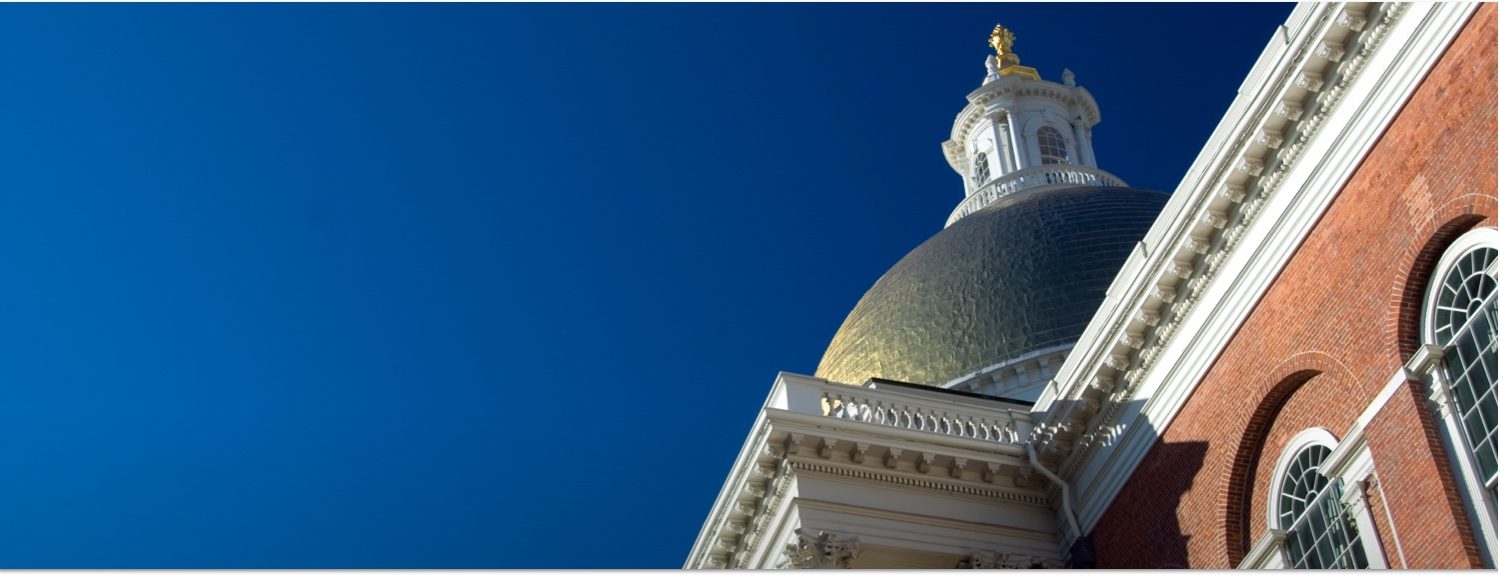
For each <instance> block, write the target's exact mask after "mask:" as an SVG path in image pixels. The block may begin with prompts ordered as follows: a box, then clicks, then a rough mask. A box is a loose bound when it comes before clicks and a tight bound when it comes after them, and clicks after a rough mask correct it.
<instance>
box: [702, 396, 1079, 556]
mask: <svg viewBox="0 0 1500 575" xmlns="http://www.w3.org/2000/svg"><path fill="white" fill-rule="evenodd" d="M1031 431H1032V430H1031V417H1030V409H1029V406H1027V405H1024V404H1016V403H1010V402H1007V401H1002V400H998V399H991V398H983V397H979V396H973V395H970V394H960V393H956V392H951V391H943V390H937V389H932V388H925V387H921V386H913V385H910V384H899V383H895V382H882V381H879V380H872V381H870V382H867V383H866V384H865V385H863V386H852V385H843V384H837V383H831V382H829V381H826V380H823V379H818V378H812V377H805V376H799V375H792V374H787V373H783V374H781V375H780V377H778V378H777V380H776V384H775V385H774V386H772V389H771V394H770V396H769V397H768V398H767V399H766V405H765V407H764V408H763V409H762V410H761V413H760V416H759V417H757V419H756V423H755V426H754V428H753V429H752V431H751V433H750V437H749V438H748V439H747V440H746V442H745V445H744V447H743V448H742V449H741V451H740V455H739V457H738V458H737V459H736V461H735V464H734V469H733V470H732V471H731V472H730V475H729V479H728V480H727V481H726V482H725V484H724V487H723V489H722V490H721V491H720V492H719V497H718V500H717V501H716V502H715V503H714V507H713V511H711V512H710V513H709V516H708V520H707V521H705V522H704V525H703V529H702V530H701V531H700V532H699V534H698V540H697V542H696V543H695V544H694V545H693V550H692V552H691V553H690V554H689V556H688V560H687V563H686V565H685V567H687V568H689V569H702V568H775V567H783V568H785V567H802V568H834V567H852V568H856V569H860V568H906V569H921V568H951V567H954V566H957V565H959V564H1007V565H1024V566H1032V565H1039V566H1061V565H1062V561H1063V559H1064V553H1063V540H1062V538H1061V536H1060V533H1059V532H1058V521H1057V518H1056V511H1055V510H1054V509H1053V508H1052V506H1051V505H1050V501H1049V487H1050V485H1049V484H1048V483H1047V481H1046V479H1045V478H1044V477H1042V476H1041V474H1033V473H1032V471H1033V469H1034V468H1033V467H1032V466H1031V464H1030V462H1029V460H1028V456H1027V454H1026V447H1025V446H1026V443H1027V442H1028V441H1029V436H1030V435H1031Z"/></svg>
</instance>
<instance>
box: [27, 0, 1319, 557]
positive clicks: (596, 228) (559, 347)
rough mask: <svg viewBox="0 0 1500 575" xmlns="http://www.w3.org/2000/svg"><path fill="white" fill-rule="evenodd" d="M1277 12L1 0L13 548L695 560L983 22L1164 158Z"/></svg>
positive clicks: (938, 129) (942, 109) (1148, 156)
mask: <svg viewBox="0 0 1500 575" xmlns="http://www.w3.org/2000/svg"><path fill="white" fill-rule="evenodd" d="M1289 11H1290V5H1286V4H1274V5H1256V6H1240V5H1224V4H1220V5H1213V6H1192V5H1152V6H1130V5H1070V4H1052V5H1044V6H1028V5H981V4H967V5H956V6H955V5H940V6H911V5H878V6H859V5H836V6H829V5H774V6H750V5H713V6H706V5H670V6H653V5H473V4H465V5H396V4H382V5H286V4H275V5H223V4H218V5H175V4H174V5H144V6H142V5H41V6H38V5H4V6H0V262H3V266H4V270H5V274H4V278H5V280H4V281H3V282H0V301H4V302H5V304H4V305H0V350H3V351H0V381H3V383H0V567H13V568H14V567H21V568H35V567H75V568H96V567H156V568H170V567H199V568H203V567H222V568H248V567H308V568H312V567H676V566H679V565H681V563H682V561H683V559H684V558H685V557H686V554H687V552H688V549H689V547H690V546H691V545H692V542H693V539H694V537H695V536H696V534H697V531H698V528H699V526H700V525H701V523H702V521H703V519H704V517H705V516H706V515H707V513H708V511H709V507H710V506H711V505H712V502H713V498H714V496H715V495H716V494H717V492H718V489H719V487H720V485H721V483H722V481H723V479H724V476H725V474H726V473H727V472H728V470H729V467H730V464H731V463H732V461H733V458H734V456H735V453H736V451H737V450H738V449H739V447H740V444H741V442H742V441H743V440H744V437H745V434H746V432H747V431H748V430H749V426H750V423H751V422H752V421H753V419H754V417H755V413H756V410H757V409H758V408H759V406H760V403H761V401H762V400H763V399H764V397H765V394H766V391H767V390H768V389H769V387H770V385H771V383H772V381H773V379H774V377H775V374H776V372H777V371H781V370H785V371H792V372H800V373H811V372H812V371H813V370H814V368H815V367H816V366H817V362H818V359H819V357H820V356H821V354H822V350H823V348H824V347H825V346H826V345H827V342H828V340H829V339H830V338H831V336H832V335H833V332H834V331H835V329H837V327H838V326H839V323H840V322H842V320H843V318H844V315H845V314H846V313H847V312H848V310H849V309H851V308H852V307H853V305H854V303H855V301H857V300H858V298H859V296H860V295H861V294H862V293H863V292H864V290H865V289H866V288H867V287H869V286H870V284H872V283H873V282H874V280H875V279H876V278H877V277H879V276H880V274H881V273H883V272H884V271H885V269H886V268H887V267H889V266H890V265H891V264H893V263H894V262H895V261H896V260H897V259H899V258H900V257H901V256H902V255H904V254H905V253H906V252H907V251H908V250H910V249H911V248H913V247H915V246H916V245H917V244H919V243H920V242H921V241H922V240H924V239H926V238H927V237H928V236H930V235H931V234H933V233H935V232H937V231H938V230H939V229H940V228H941V226H942V223H943V221H944V219H945V218H946V216H947V214H948V212H949V211H950V210H951V209H952V208H953V207H954V206H955V205H956V204H957V202H958V201H959V200H960V199H961V196H962V186H961V183H960V180H959V177H958V176H957V175H956V174H954V173H953V172H952V171H951V170H950V169H949V168H948V166H947V164H946V162H945V161H944V160H943V156H942V153H941V148H940V145H939V144H940V143H941V142H942V141H943V140H944V139H946V138H947V135H948V131H949V129H950V127H951V122H952V120H953V117H954V115H955V114H957V113H958V111H959V110H960V109H961V108H962V106H963V105H964V95H965V94H967V93H968V92H969V91H970V90H972V89H973V88H975V87H977V86H978V84H979V81H980V80H981V78H982V76H983V73H984V67H983V60H984V57H985V55H986V53H987V50H988V47H987V46H986V45H985V40H986V37H987V36H988V34H989V31H990V28H991V27H992V26H993V25H994V23H995V22H997V21H1000V22H1003V23H1005V24H1006V25H1007V26H1009V27H1011V28H1013V29H1015V30H1016V32H1017V35H1018V37H1019V39H1018V42H1017V44H1016V49H1017V51H1018V52H1019V53H1020V54H1021V56H1022V58H1023V62H1024V63H1026V64H1029V65H1031V66H1034V67H1036V68H1037V69H1038V70H1040V71H1041V73H1042V74H1043V75H1044V77H1047V78H1053V79H1055V78H1057V77H1058V76H1059V74H1060V73H1061V71H1062V68H1063V67H1064V66H1067V67H1069V68H1071V69H1073V71H1074V72H1076V73H1077V77H1078V81H1079V83H1080V84H1082V85H1084V86H1086V87H1088V88H1089V90H1090V91H1091V92H1092V93H1093V94H1094V96H1095V97H1096V99H1097V100H1098V101H1099V104H1100V106H1101V108H1102V109H1103V118H1104V120H1103V123H1101V124H1100V125H1099V126H1098V127H1097V128H1096V129H1095V139H1096V153H1097V156H1098V158H1099V164H1100V166H1101V167H1104V168H1105V169H1108V170H1110V171H1112V172H1113V173H1115V174H1117V175H1119V176H1121V177H1122V178H1124V179H1125V180H1126V181H1128V182H1130V183H1131V184H1132V185H1134V186H1136V187H1146V188H1155V189H1162V190H1168V191H1170V190H1172V189H1174V188H1175V186H1176V183H1177V181H1178V180H1179V179H1180V178H1181V176H1182V174H1183V173H1184V172H1185V171H1186V169H1187V167H1188V165H1189V164H1190V163H1191V161H1192V159H1193V157H1194V156H1195V155H1196V154H1197V152H1198V151H1199V149H1200V147H1201V146H1202V145H1203V142H1204V141H1206V139H1207V137H1208V135H1209V133H1210V132H1211V131H1212V130H1213V128H1214V126H1215V124H1216V123H1217V122H1218V119H1219V117H1220V116H1221V115H1222V114H1223V112H1224V110H1225V109H1226V108H1227V107H1228V105H1229V103H1230V101H1231V100H1232V99H1233V97H1234V95H1235V91H1236V90H1237V88H1238V86H1239V83H1240V81H1241V79H1242V78H1243V77H1244V75H1245V74H1246V72H1248V71H1249V69H1250V65H1251V64H1252V62H1253V61H1254V59H1255V57H1256V56H1257V55H1258V54H1259V53H1260V51H1261V49H1262V48H1263V47H1264V46H1265V43H1266V41H1267V40H1268V39H1269V38H1270V37H1271V35H1272V32H1273V31H1274V30H1275V28H1276V26H1277V25H1278V24H1280V23H1281V21H1282V20H1283V19H1284V18H1285V16H1286V14H1287V13H1288V12H1289Z"/></svg>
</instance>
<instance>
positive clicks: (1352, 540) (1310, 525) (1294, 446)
mask: <svg viewBox="0 0 1500 575" xmlns="http://www.w3.org/2000/svg"><path fill="white" fill-rule="evenodd" d="M1337 446H1338V440H1337V439H1335V438H1334V437H1333V434H1331V433H1329V432H1328V431H1327V430H1325V429H1320V428H1311V429H1306V430H1303V431H1302V432H1300V433H1298V434H1297V435H1296V436H1294V437H1293V438H1292V440H1291V441H1290V442H1288V443H1287V446H1286V448H1285V449H1284V450H1282V453H1281V457H1280V459H1278V460H1277V462H1276V471H1275V472H1274V473H1273V474H1272V475H1271V477H1272V479H1271V486H1270V487H1271V488H1270V489H1269V492H1270V501H1269V502H1268V504H1267V506H1266V513H1267V517H1266V519H1267V522H1268V523H1269V524H1270V525H1269V527H1270V529H1271V530H1273V531H1277V532H1282V533H1284V536H1283V537H1282V553H1283V555H1282V557H1283V562H1284V563H1283V564H1284V566H1285V567H1288V568H1292V569H1365V568H1368V567H1370V561H1369V556H1368V553H1367V551H1366V547H1367V545H1369V543H1370V542H1367V541H1364V540H1363V538H1362V537H1361V534H1360V530H1359V528H1358V526H1357V525H1356V521H1355V518H1354V516H1353V514H1352V513H1350V511H1349V510H1348V509H1347V508H1346V507H1345V505H1344V502H1343V499H1344V497H1343V482H1342V481H1340V480H1339V479H1337V478H1330V477H1327V476H1325V475H1323V474H1322V473H1319V471H1318V468H1319V467H1320V466H1322V465H1323V462H1324V461H1325V460H1327V459H1328V456H1329V455H1330V454H1332V453H1333V450H1334V449H1335V448H1336V447H1337Z"/></svg>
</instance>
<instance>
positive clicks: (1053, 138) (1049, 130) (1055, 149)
mask: <svg viewBox="0 0 1500 575" xmlns="http://www.w3.org/2000/svg"><path fill="white" fill-rule="evenodd" d="M1036 145H1037V148H1038V149H1039V150H1041V152H1042V163H1043V164H1066V163H1068V142H1067V140H1064V139H1063V135H1062V132H1059V131H1057V128H1054V127H1052V126H1042V128H1041V129H1039V130H1037V131H1036Z"/></svg>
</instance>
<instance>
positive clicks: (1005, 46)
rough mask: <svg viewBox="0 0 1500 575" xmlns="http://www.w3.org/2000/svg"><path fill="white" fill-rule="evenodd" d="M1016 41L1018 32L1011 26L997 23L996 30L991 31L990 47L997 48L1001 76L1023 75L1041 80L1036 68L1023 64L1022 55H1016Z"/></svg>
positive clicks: (996, 56) (996, 57)
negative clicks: (1007, 26)
mask: <svg viewBox="0 0 1500 575" xmlns="http://www.w3.org/2000/svg"><path fill="white" fill-rule="evenodd" d="M1015 43H1016V33H1015V32H1011V31H1010V29H1009V28H1006V27H1004V26H1001V25H999V24H996V25H995V30H994V31H993V32H990V47H991V48H994V49H995V64H996V66H997V67H998V68H999V69H1000V71H999V74H1000V75H1001V76H1021V77H1025V78H1031V79H1032V80H1039V79H1041V76H1040V75H1038V74H1037V73H1036V69H1035V68H1031V67H1029V66H1022V65H1021V57H1020V56H1017V55H1016V52H1015V49H1014V48H1012V46H1014V45H1015Z"/></svg>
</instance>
